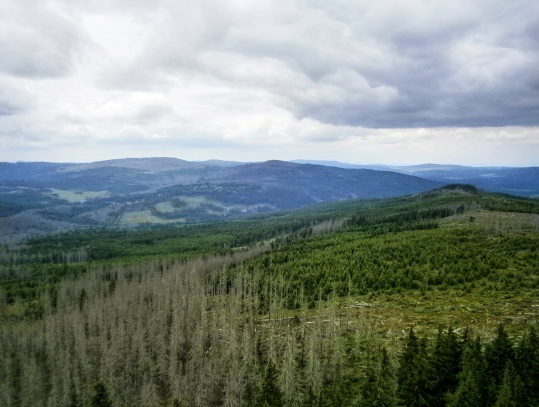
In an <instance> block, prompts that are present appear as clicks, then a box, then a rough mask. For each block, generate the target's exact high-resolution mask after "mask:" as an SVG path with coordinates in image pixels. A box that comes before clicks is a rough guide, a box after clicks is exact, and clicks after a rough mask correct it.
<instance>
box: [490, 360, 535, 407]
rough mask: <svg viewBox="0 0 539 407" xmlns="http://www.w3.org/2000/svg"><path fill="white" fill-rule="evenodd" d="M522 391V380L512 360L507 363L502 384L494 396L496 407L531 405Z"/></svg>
mask: <svg viewBox="0 0 539 407" xmlns="http://www.w3.org/2000/svg"><path fill="white" fill-rule="evenodd" d="M531 405H532V404H530V403H529V402H528V400H527V395H526V394H525V392H524V382H523V381H522V379H521V377H520V376H519V374H518V373H517V371H516V370H515V368H514V367H513V363H512V362H508V363H507V367H506V369H505V372H504V375H503V380H502V384H501V385H500V388H499V390H498V394H497V397H496V404H495V406H496V407H523V406H531Z"/></svg>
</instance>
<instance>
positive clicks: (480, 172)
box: [294, 160, 539, 198]
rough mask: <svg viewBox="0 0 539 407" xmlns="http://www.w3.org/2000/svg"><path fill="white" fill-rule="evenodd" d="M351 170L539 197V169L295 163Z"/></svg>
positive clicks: (306, 161)
mask: <svg viewBox="0 0 539 407" xmlns="http://www.w3.org/2000/svg"><path fill="white" fill-rule="evenodd" d="M294 162H296V163H304V164H307V163H312V164H319V165H325V166H330V167H339V168H349V169H354V168H355V169H373V170H379V171H392V172H398V173H401V174H407V175H413V176H416V177H421V178H424V179H428V180H431V181H439V182H443V183H446V184H449V183H462V184H473V185H475V186H477V187H479V188H482V189H485V190H487V191H491V192H502V193H506V194H512V195H520V196H527V197H532V198H533V197H535V198H537V197H539V167H519V168H512V167H468V166H463V165H441V164H421V165H410V166H388V165H358V164H349V163H343V162H338V161H310V160H295V161H294Z"/></svg>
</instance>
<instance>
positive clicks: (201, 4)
mask: <svg viewBox="0 0 539 407" xmlns="http://www.w3.org/2000/svg"><path fill="white" fill-rule="evenodd" d="M0 16H2V17H0V19H1V20H2V24H0V55H1V58H0V142H1V143H2V144H3V145H5V146H7V147H3V149H2V150H3V152H2V153H0V159H2V160H7V161H15V160H19V159H22V160H25V159H36V157H35V156H36V155H39V154H42V155H43V158H42V159H51V160H62V161H63V160H75V161H89V160H94V159H101V158H111V157H118V156H125V155H127V154H130V155H136V156H144V155H152V153H158V154H159V153H163V152H164V153H166V152H168V154H166V155H174V156H179V157H182V158H188V159H189V158H201V159H204V158H210V156H213V157H219V158H230V159H243V160H249V159H264V158H273V157H274V158H284V159H286V158H298V157H305V158H327V159H340V158H345V159H347V160H353V161H355V162H358V161H363V162H365V161H368V162H388V161H389V160H393V162H395V160H398V156H397V157H395V156H394V155H395V154H394V153H391V151H392V147H391V146H394V145H395V143H397V144H399V146H400V147H399V148H401V152H402V151H409V154H410V156H409V157H408V158H407V160H408V161H411V162H412V161H413V162H422V161H426V160H429V159H428V158H429V157H433V158H432V159H431V160H429V161H434V160H435V159H436V157H439V156H440V154H439V153H438V151H439V149H440V148H442V147H443V146H446V145H458V144H459V143H460V142H461V141H462V140H467V141H468V142H469V144H468V146H463V145H460V149H461V151H462V149H464V148H467V147H469V146H475V147H477V148H479V149H481V150H482V151H490V152H491V153H492V154H500V153H499V152H498V150H499V146H500V145H503V146H505V147H504V148H505V151H506V152H507V151H511V152H512V155H513V156H512V157H510V158H509V157H508V156H507V154H505V155H504V154H503V153H502V154H500V155H496V156H492V157H490V158H487V159H484V158H480V157H478V156H476V157H475V158H474V157H468V158H467V159H466V160H464V159H463V158H462V157H463V156H467V155H469V154H468V153H466V154H462V153H461V154H460V158H459V154H458V153H457V151H455V153H454V154H455V155H453V156H450V157H447V158H446V159H445V160H444V159H443V157H440V158H439V159H438V160H439V161H445V162H450V161H451V162H459V160H460V162H462V163H467V164H472V163H474V162H475V163H477V164H484V163H487V162H489V160H490V161H491V163H496V162H500V163H501V164H507V165H519V164H522V165H531V164H535V165H539V160H538V159H537V158H535V159H534V158H529V157H528V155H530V154H532V155H531V157H534V155H533V154H535V157H539V146H538V144H537V140H538V139H539V131H538V126H539V71H538V70H537V66H539V5H537V4H536V2H534V1H531V0H515V1H513V2H510V3H508V2H507V1H502V0H494V1H492V0H491V1H486V0H483V1H482V0H478V1H474V2H469V1H464V0H457V1H453V2H431V1H421V0H411V1H407V2H402V1H397V0H385V1H378V2H376V3H374V2H370V1H352V0H335V1H332V2H322V1H320V0H310V1H309V0H304V1H287V2H275V1H269V0H267V1H264V0H260V1H255V2H253V1H247V0H235V1H230V2H220V1H216V0H201V1H198V2H188V1H172V0H157V1H154V2H151V3H150V2H143V1H133V0H130V1H127V0H115V1H99V0H95V1H90V2H87V1H82V0H80V1H74V0H69V1H68V0H40V1H37V0H21V1H18V2H8V1H5V0H4V1H1V0H0ZM396 140H397V141H396ZM412 146H413V147H412ZM350 149H355V150H353V151H355V155H353V154H352V150H350ZM402 149H404V150H402ZM508 149H509V150H508ZM451 150H452V149H449V150H448V149H446V151H448V152H449V151H451ZM501 150H503V149H501ZM365 151H371V153H372V155H367V154H366V153H365ZM124 152H125V153H126V154H124ZM272 152H274V154H276V155H274V156H268V154H271V153H272ZM329 153H331V154H332V155H331V157H329V156H324V154H329ZM476 153H477V154H478V155H480V154H479V153H478V152H476ZM292 154H294V155H292ZM429 154H430V155H429ZM287 155H289V156H287ZM250 156H252V157H254V158H250ZM369 158H370V159H369ZM400 161H401V163H402V162H403V159H402V158H401V160H400Z"/></svg>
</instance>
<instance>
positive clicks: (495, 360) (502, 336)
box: [485, 325, 514, 405]
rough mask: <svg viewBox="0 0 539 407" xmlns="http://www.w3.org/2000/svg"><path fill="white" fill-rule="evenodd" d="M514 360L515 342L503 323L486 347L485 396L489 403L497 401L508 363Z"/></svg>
mask: <svg viewBox="0 0 539 407" xmlns="http://www.w3.org/2000/svg"><path fill="white" fill-rule="evenodd" d="M513 361H514V351H513V344H512V343H511V341H510V340H509V337H508V336H507V333H506V332H505V330H504V329H503V325H499V326H498V328H497V330H496V337H495V338H494V340H493V341H492V342H491V343H489V344H488V345H487V346H486V347H485V380H486V385H487V387H486V389H485V390H486V393H485V397H486V398H487V404H488V405H492V404H493V403H494V402H495V400H496V395H497V394H498V390H499V387H500V385H501V384H502V381H503V375H504V371H505V368H506V366H507V363H508V362H513Z"/></svg>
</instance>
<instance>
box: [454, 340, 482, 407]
mask: <svg viewBox="0 0 539 407" xmlns="http://www.w3.org/2000/svg"><path fill="white" fill-rule="evenodd" d="M484 371H485V363H484V359H483V354H482V352H481V343H480V341H479V339H477V340H475V341H473V342H469V343H468V344H467V345H466V346H465V348H464V352H463V355H462V369H461V372H460V373H459V374H458V386H457V388H456V390H455V392H454V393H452V394H451V395H449V396H448V403H447V405H448V406H450V407H483V406H486V405H487V404H486V400H485V398H484V396H485V395H486V388H485V373H484Z"/></svg>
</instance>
